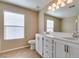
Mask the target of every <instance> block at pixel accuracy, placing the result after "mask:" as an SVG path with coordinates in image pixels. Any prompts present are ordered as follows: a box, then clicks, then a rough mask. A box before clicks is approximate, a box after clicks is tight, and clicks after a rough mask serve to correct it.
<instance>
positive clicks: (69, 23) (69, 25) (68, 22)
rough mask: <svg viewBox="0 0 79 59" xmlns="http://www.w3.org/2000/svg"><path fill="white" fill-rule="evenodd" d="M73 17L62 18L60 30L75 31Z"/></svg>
mask: <svg viewBox="0 0 79 59" xmlns="http://www.w3.org/2000/svg"><path fill="white" fill-rule="evenodd" d="M75 20H76V19H75V17H68V18H63V19H62V32H69V33H73V32H75Z"/></svg>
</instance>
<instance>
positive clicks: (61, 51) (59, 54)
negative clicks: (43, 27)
mask: <svg viewBox="0 0 79 59" xmlns="http://www.w3.org/2000/svg"><path fill="white" fill-rule="evenodd" d="M55 50H56V51H55V57H56V58H65V55H66V53H65V45H64V44H63V43H61V42H58V41H56V42H55Z"/></svg>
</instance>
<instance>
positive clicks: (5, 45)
mask: <svg viewBox="0 0 79 59" xmlns="http://www.w3.org/2000/svg"><path fill="white" fill-rule="evenodd" d="M4 10H7V11H12V12H16V13H22V14H25V38H24V39H19V40H4V39H3V32H4V31H3V29H4V28H3V20H4V19H3V12H4ZM37 32H38V13H37V12H35V11H32V10H29V9H23V8H20V7H17V6H14V5H9V4H6V3H2V2H0V42H1V43H0V46H1V49H2V50H6V49H12V48H17V47H21V46H26V45H27V43H26V42H27V41H28V40H30V39H32V38H34V36H35V33H37Z"/></svg>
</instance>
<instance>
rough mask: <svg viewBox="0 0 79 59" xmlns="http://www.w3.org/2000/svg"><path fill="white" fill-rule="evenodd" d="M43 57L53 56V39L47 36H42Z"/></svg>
mask: <svg viewBox="0 0 79 59" xmlns="http://www.w3.org/2000/svg"><path fill="white" fill-rule="evenodd" d="M43 57H44V58H53V57H54V40H53V39H52V38H49V37H45V38H44V54H43Z"/></svg>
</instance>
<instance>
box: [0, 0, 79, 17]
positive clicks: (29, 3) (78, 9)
mask: <svg viewBox="0 0 79 59" xmlns="http://www.w3.org/2000/svg"><path fill="white" fill-rule="evenodd" d="M0 1H3V2H7V3H11V4H14V5H18V6H21V7H24V8H29V9H32V10H35V11H38V10H40V9H42V8H44V7H45V6H46V5H48V3H49V2H51V1H52V0H0ZM71 5H75V7H73V8H69V6H71ZM46 13H47V14H49V15H52V16H55V17H59V18H65V17H70V16H74V15H78V14H79V0H74V2H73V3H72V4H69V5H66V6H65V7H62V8H60V9H58V10H56V11H54V12H52V11H47V12H46Z"/></svg>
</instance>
